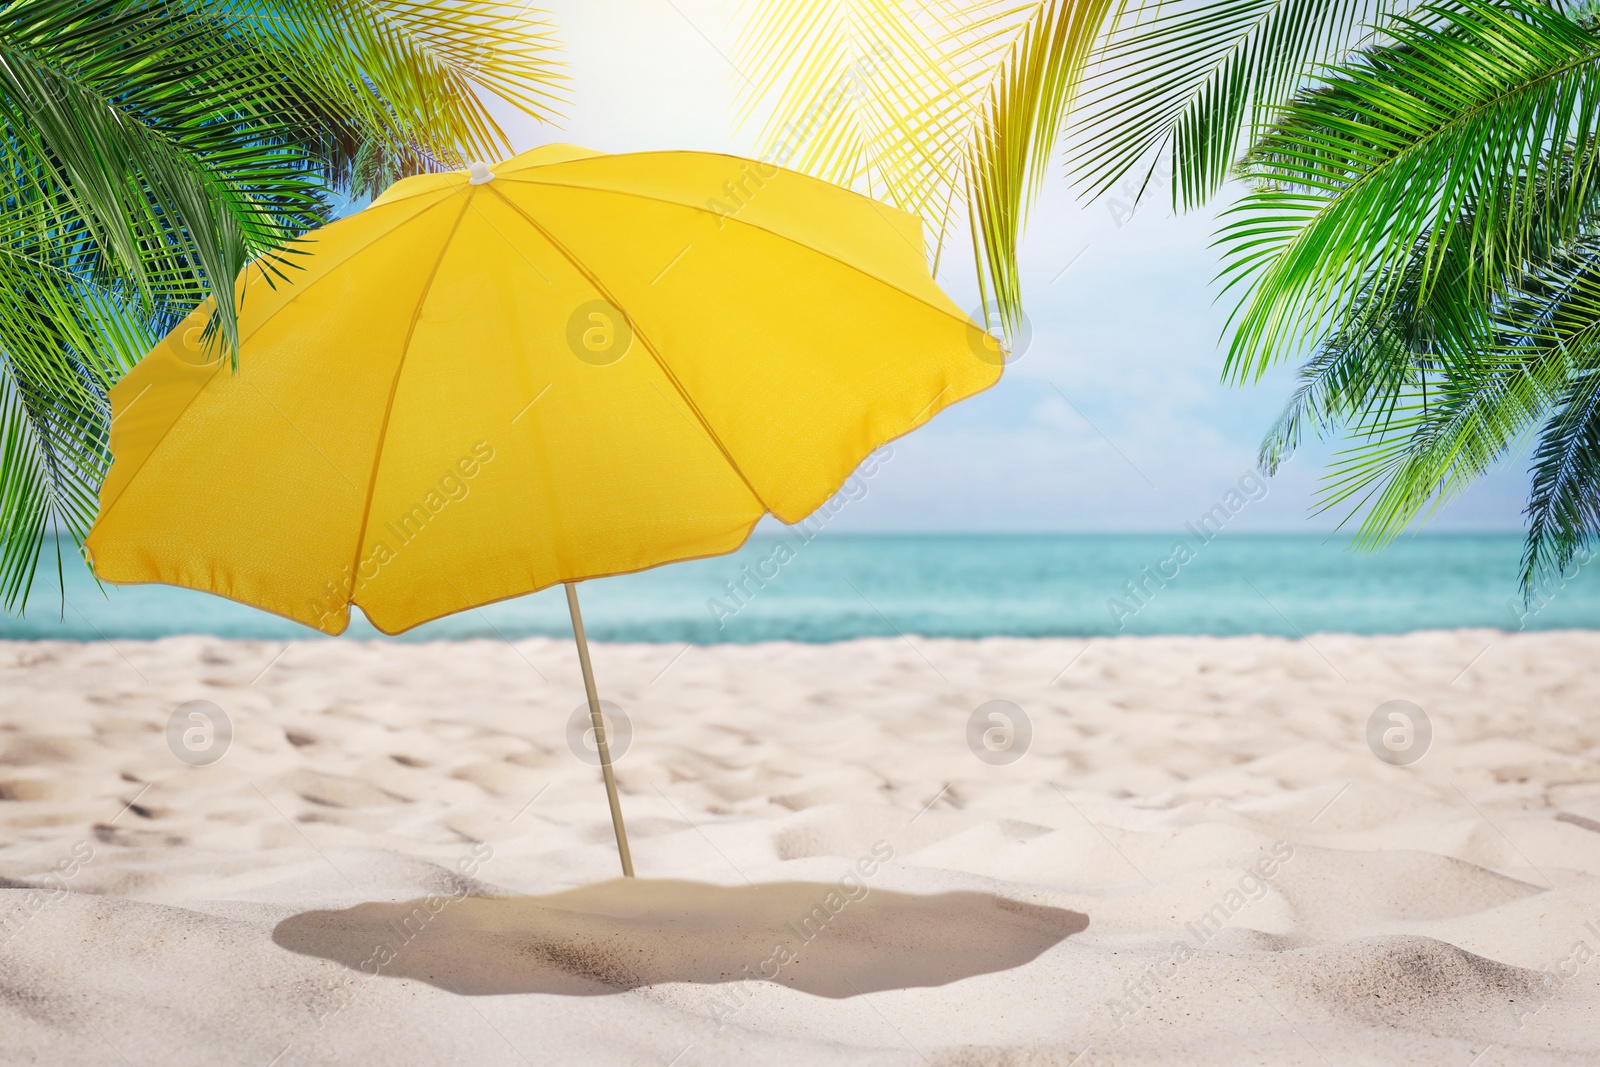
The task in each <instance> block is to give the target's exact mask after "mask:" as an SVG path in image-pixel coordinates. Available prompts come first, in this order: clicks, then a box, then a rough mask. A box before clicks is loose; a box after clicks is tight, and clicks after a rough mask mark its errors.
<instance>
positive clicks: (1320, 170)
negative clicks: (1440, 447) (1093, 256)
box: [1219, 0, 1600, 379]
mask: <svg viewBox="0 0 1600 1067" xmlns="http://www.w3.org/2000/svg"><path fill="white" fill-rule="evenodd" d="M1386 30H1387V32H1388V33H1389V34H1390V35H1391V36H1392V37H1393V38H1394V39H1395V42H1396V43H1395V44H1394V45H1391V46H1386V47H1383V48H1377V49H1372V50H1370V51H1368V52H1367V53H1364V54H1363V55H1361V56H1359V57H1357V58H1356V59H1354V60H1352V61H1351V62H1350V63H1347V64H1345V65H1343V66H1341V67H1339V68H1338V69H1337V70H1336V71H1334V72H1332V73H1330V75H1329V76H1328V77H1327V79H1326V80H1325V81H1324V82H1323V83H1322V84H1321V85H1319V86H1317V87H1316V88H1314V89H1313V90H1311V91H1308V92H1305V93H1302V94H1301V95H1300V96H1299V97H1297V98H1296V100H1295V101H1294V102H1293V103H1291V104H1290V105H1288V107H1287V108H1286V109H1285V110H1284V112H1283V115H1282V117H1281V119H1280V121H1279V123H1278V125H1277V127H1276V128H1275V129H1274V130H1273V131H1272V133H1270V134H1269V135H1268V136H1266V137H1264V138H1263V139H1262V140H1261V142H1260V143H1259V144H1258V145H1257V146H1256V148H1255V150H1254V151H1253V152H1252V154H1251V156H1250V158H1249V160H1248V163H1247V171H1248V173H1249V174H1250V175H1251V176H1252V177H1253V178H1254V179H1255V180H1256V182H1257V183H1258V185H1257V188H1256V189H1255V190H1254V191H1252V192H1251V193H1249V194H1247V195H1246V196H1245V197H1244V198H1243V199H1242V200H1241V201H1240V202H1239V203H1238V204H1237V205H1235V206H1234V207H1233V208H1231V209H1230V210H1229V212H1228V213H1227V219H1228V221H1227V222H1226V224H1225V225H1224V227H1223V230H1222V232H1221V234H1220V235H1219V243H1221V244H1222V245H1223V246H1224V247H1225V250H1226V266H1225V268H1224V271H1223V274H1222V277H1223V278H1224V279H1225V280H1226V281H1227V283H1228V285H1229V286H1234V285H1243V286H1248V289H1247V292H1246V295H1245V296H1244V298H1243V300H1242V301H1241V303H1240V306H1239V308H1238V310H1237V312H1236V313H1235V317H1234V319H1233V321H1232V329H1233V336H1232V338H1231V342H1230V347H1229V352H1228V358H1227V364H1226V373H1228V374H1229V375H1231V376H1233V377H1234V378H1236V379H1241V378H1249V377H1253V376H1259V375H1260V374H1261V373H1263V372H1264V371H1265V369H1266V368H1267V366H1269V365H1270V363H1271V362H1272V361H1273V360H1275V359H1280V358H1283V357H1284V356H1286V355H1287V354H1289V353H1291V352H1293V351H1295V350H1297V349H1298V348H1299V347H1300V346H1301V345H1303V344H1304V343H1306V342H1307V341H1308V340H1311V339H1314V338H1316V337H1317V336H1319V335H1321V334H1324V333H1326V332H1327V331H1329V330H1330V329H1331V328H1333V327H1334V325H1335V324H1336V321H1337V319H1338V317H1339V315H1340V314H1341V313H1342V309H1344V308H1346V307H1348V306H1349V305H1350V304H1351V303H1352V301H1354V300H1355V299H1356V297H1357V295H1358V294H1360V293H1362V292H1363V290H1370V293H1369V296H1368V297H1367V299H1368V300H1369V302H1371V303H1373V304H1374V305H1375V306H1377V307H1381V306H1383V305H1385V304H1387V303H1391V302H1393V301H1395V300H1397V299H1398V298H1399V296H1400V293H1401V285H1402V282H1403V280H1404V279H1405V278H1406V277H1407V276H1408V274H1407V270H1406V269H1405V268H1406V264H1407V263H1408V261H1410V260H1412V259H1413V258H1414V257H1417V256H1418V248H1419V242H1423V241H1424V238H1426V242H1425V245H1423V246H1421V247H1423V248H1424V250H1423V251H1422V253H1421V254H1420V258H1419V259H1417V262H1416V264H1415V266H1416V268H1417V270H1416V272H1415V280H1416V284H1417V285H1418V287H1419V291H1420V294H1421V297H1422V298H1423V299H1426V298H1427V297H1428V295H1429V292H1430V290H1431V289H1432V288H1433V287H1434V286H1435V285H1437V284H1439V282H1440V279H1441V277H1442V274H1443V272H1444V271H1446V270H1456V269H1458V268H1457V265H1458V264H1464V265H1465V273H1464V275H1462V276H1460V277H1458V278H1452V284H1455V285H1459V286H1461V287H1462V289H1461V291H1462V292H1463V293H1464V294H1466V295H1467V296H1468V297H1469V298H1471V299H1474V300H1476V301H1477V302H1479V303H1488V302H1489V301H1490V300H1492V299H1493V298H1494V295H1495V293H1496V292H1497V290H1498V288H1499V287H1500V286H1501V285H1502V284H1503V280H1504V279H1506V278H1509V277H1515V276H1517V275H1518V274H1519V273H1520V271H1521V270H1522V269H1523V268H1524V267H1525V265H1526V264H1527V263H1528V262H1529V261H1530V258H1531V256H1532V253H1533V252H1534V251H1535V249H1536V246H1539V245H1545V246H1551V245H1559V244H1560V243H1561V242H1562V241H1564V240H1566V239H1569V238H1572V237H1574V236H1576V235H1577V234H1578V232H1579V231H1580V229H1581V228H1582V227H1583V225H1584V224H1585V219H1586V215H1587V212H1588V211H1589V210H1590V207H1591V205H1592V204H1593V202H1594V199H1595V190H1596V181H1597V177H1600V167H1597V165H1596V164H1597V154H1596V145H1597V144H1600V140H1597V135H1600V37H1597V36H1596V35H1594V34H1592V33H1590V32H1589V31H1588V30H1587V29H1585V28H1584V27H1583V26H1581V25H1580V24H1579V23H1577V22H1576V21H1574V20H1573V19H1571V18H1569V17H1567V16H1566V15H1565V14H1563V13H1562V12H1560V11H1558V10H1555V9H1552V8H1549V7H1546V6H1544V5H1543V4H1540V3H1537V2H1534V0H1495V2H1489V0H1460V2H1459V3H1456V4H1451V5H1449V6H1448V7H1447V6H1432V7H1428V8H1425V9H1424V10H1423V12H1422V17H1419V18H1395V19H1392V20H1390V22H1389V23H1388V24H1387V26H1386ZM1563 168H1565V177H1564V180H1562V181H1552V180H1549V178H1548V176H1549V175H1550V174H1551V173H1552V172H1554V171H1557V170H1561V169H1563ZM1468 216H1470V218H1471V219H1472V225H1471V227H1470V228H1467V229H1465V230H1463V229H1461V228H1459V227H1458V226H1457V222H1458V221H1459V220H1460V219H1461V218H1463V217H1468ZM1458 244H1459V245H1460V247H1459V248H1455V247H1453V246H1456V245H1458Z"/></svg>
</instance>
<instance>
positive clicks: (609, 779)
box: [565, 582, 633, 878]
mask: <svg viewBox="0 0 1600 1067" xmlns="http://www.w3.org/2000/svg"><path fill="white" fill-rule="evenodd" d="M565 584H566V587H567V611H568V612H569V613H570V614H571V615H572V636H573V637H575V638H576V639H577V641H578V663H579V665H581V666H582V667H583V691H584V692H585V693H587V694H588V696H589V718H590V719H591V720H592V721H593V722H594V743H595V747H596V748H598V749H599V750H600V773H601V774H603V775H605V779H606V799H607V800H609V801H610V802H611V827H612V829H614V830H616V832H617V854H618V855H619V856H621V857H622V873H623V875H625V876H626V877H628V878H632V877H633V857H632V856H631V855H629V854H628V831H627V830H626V829H624V828H623V825H622V804H621V802H620V801H618V799H617V776H616V774H615V773H613V772H612V770H611V746H610V745H608V744H606V724H605V720H604V719H603V718H601V716H600V694H599V692H598V691H596V689H595V687H594V668H593V667H591V666H590V665H589V639H588V638H587V637H585V636H584V635H583V614H582V613H581V612H580V611H579V610H578V588H577V586H575V585H573V584H572V583H571V582H567V583H565Z"/></svg>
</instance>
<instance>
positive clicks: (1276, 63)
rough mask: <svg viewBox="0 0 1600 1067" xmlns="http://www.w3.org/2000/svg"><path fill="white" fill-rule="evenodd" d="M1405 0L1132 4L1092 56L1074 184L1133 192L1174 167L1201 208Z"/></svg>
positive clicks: (1075, 127) (1192, 203)
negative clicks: (1321, 68)
mask: <svg viewBox="0 0 1600 1067" xmlns="http://www.w3.org/2000/svg"><path fill="white" fill-rule="evenodd" d="M1395 6H1396V4H1395V0H1204V2H1200V3H1188V4H1185V3H1175V4H1169V5H1161V4H1157V5H1154V9H1155V14H1154V17H1149V18H1146V17H1144V16H1145V15H1146V14H1147V13H1148V11H1149V6H1148V5H1137V6H1134V7H1131V8H1130V9H1128V13H1130V14H1131V16H1132V17H1126V18H1123V19H1119V20H1118V22H1117V24H1116V25H1115V26H1114V27H1113V29H1112V30H1111V32H1110V33H1109V34H1108V36H1107V38H1106V40H1105V42H1104V43H1103V45H1102V46H1101V47H1100V48H1099V49H1097V50H1096V53H1095V55H1094V57H1093V66H1092V73H1091V74H1090V75H1089V76H1088V78H1087V79H1086V80H1085V83H1084V87H1083V99H1082V101H1081V102H1080V103H1079V105H1078V106H1077V107H1076V109H1075V111H1076V117H1075V118H1074V121H1073V123H1072V127H1071V129H1070V130H1069V133H1068V136H1069V138H1070V139H1071V141H1072V144H1073V151H1072V155H1071V156H1070V159H1069V166H1070V168H1071V176H1072V179H1073V182H1074V184H1076V185H1077V187H1078V188H1079V190H1080V191H1081V192H1083V193H1084V195H1086V196H1089V197H1097V196H1100V195H1102V194H1104V193H1106V192H1108V191H1110V190H1111V189H1112V188H1113V187H1114V186H1116V185H1117V184H1118V183H1119V182H1123V181H1125V180H1126V181H1127V182H1128V183H1129V184H1131V185H1132V186H1133V187H1134V188H1133V196H1134V199H1135V200H1137V198H1138V197H1139V196H1140V195H1142V194H1143V193H1144V192H1145V191H1146V190H1147V189H1148V187H1149V184H1150V180H1151V176H1152V174H1153V172H1154V169H1155V168H1156V167H1157V166H1158V165H1159V164H1160V163H1161V162H1162V160H1163V159H1164V158H1165V159H1166V160H1167V161H1168V162H1170V164H1171V171H1172V188H1171V196H1172V204H1173V206H1174V207H1175V208H1177V209H1180V210H1188V209H1191V208H1194V207H1197V206H1199V205H1200V204H1202V203H1204V202H1205V201H1207V200H1209V199H1210V198H1211V197H1212V196H1214V195H1216V193H1217V191H1218V190H1219V189H1220V188H1221V187H1222V183H1223V181H1224V180H1225V179H1226V178H1227V177H1228V175H1229V173H1230V171H1231V168H1232V167H1233V165H1234V162H1235V161H1236V160H1237V159H1238V157H1239V155H1240V153H1241V152H1242V151H1243V150H1244V149H1245V147H1246V146H1248V145H1249V144H1250V143H1252V142H1253V141H1254V140H1255V138H1256V137H1257V136H1258V135H1259V134H1261V133H1262V132H1264V131H1265V130H1266V129H1267V127H1268V126H1269V125H1270V123H1271V121H1272V119H1273V118H1274V117H1275V116H1276V114H1277V111H1278V109H1279V108H1281V107H1282V106H1283V105H1284V104H1286V103H1288V102H1289V100H1290V99H1291V97H1292V96H1293V95H1294V94H1295V92H1296V91H1298V90H1299V89H1301V88H1302V87H1303V86H1304V84H1305V82H1306V80H1307V77H1308V72H1309V71H1311V70H1313V69H1314V68H1315V67H1316V66H1318V65H1320V64H1323V63H1330V62H1334V61H1336V60H1338V59H1340V58H1342V57H1343V56H1344V54H1345V53H1346V52H1348V51H1349V50H1350V49H1351V48H1352V47H1354V46H1355V45H1356V44H1357V43H1358V42H1359V41H1360V40H1361V39H1362V38H1363V37H1364V36H1366V35H1367V34H1369V33H1370V32H1371V30H1370V27H1371V24H1372V23H1373V22H1374V21H1376V20H1378V19H1380V18H1381V17H1382V16H1383V15H1384V14H1385V13H1386V12H1387V11H1389V10H1390V9H1392V8H1393V7H1395Z"/></svg>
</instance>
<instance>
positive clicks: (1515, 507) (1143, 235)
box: [495, 0, 1527, 532]
mask: <svg viewBox="0 0 1600 1067" xmlns="http://www.w3.org/2000/svg"><path fill="white" fill-rule="evenodd" d="M545 7H546V8H547V9H549V10H550V11H551V12H552V14H553V15H554V17H555V20H556V22H557V24H558V26H559V32H560V36H561V39H562V41H563V44H564V60H565V62H566V63H567V74H568V76H569V77H570V79H571V82H570V94H569V99H568V101H567V103H566V105H565V107H564V111H565V117H564V119H563V120H562V122H561V124H560V125H559V127H552V126H549V125H544V124H540V123H538V122H535V121H533V120H531V119H529V118H527V117H526V116H523V115H521V114H519V113H517V112H516V111H515V110H514V109H510V108H507V107H503V106H497V107H496V108H495V111H496V113H497V115H498V116H499V117H500V118H501V120H502V124H503V125H504V126H505V128H506V130H507V132H508V134H509V135H510V136H511V138H512V141H513V143H514V145H515V146H516V148H517V149H518V150H521V149H525V148H531V147H533V146H536V145H539V144H544V143H547V142H551V141H568V142H572V143H576V144H581V145H585V146H587V147H590V148H595V149H599V150H602V151H618V152H621V151H635V150H645V149H661V148H685V149H701V150H713V151H727V152H736V153H741V154H747V155H748V154H752V152H753V150H754V148H755V145H754V140H755V133H756V131H755V130H754V129H739V128H736V127H735V124H734V105H735V103H736V88H737V86H738V83H739V79H740V78H741V75H740V73H739V72H738V71H737V70H736V69H735V67H734V65H733V62H732V60H731V58H730V57H731V56H733V54H734V48H733V41H734V32H733V29H734V27H733V21H732V18H733V14H734V11H735V8H734V4H733V0H561V2H556V3H546V4H545ZM1130 199H1131V198H1130ZM1214 229H1215V217H1214V213H1213V212H1198V213H1192V214H1188V215H1182V216H1176V217H1174V216H1173V215H1172V213H1171V212H1170V210H1169V209H1168V207H1167V201H1166V200H1165V198H1163V197H1160V196H1158V197H1156V198H1153V199H1147V200H1146V201H1145V202H1144V203H1143V204H1142V205H1141V206H1139V208H1138V209H1137V210H1136V211H1134V212H1133V213H1132V214H1131V216H1130V215H1129V209H1128V204H1127V203H1126V201H1124V200H1122V199H1120V198H1118V197H1116V196H1113V197H1111V198H1108V199H1103V200H1100V201H1097V202H1094V203H1087V204H1086V203H1084V202H1082V201H1080V200H1079V199H1078V198H1077V197H1076V195H1075V194H1074V193H1073V192H1072V190H1071V189H1070V188H1069V185H1068V181H1067V179H1066V178H1065V167H1064V164H1063V163H1062V162H1061V161H1059V160H1058V161H1057V163H1056V164H1055V174H1054V176H1052V177H1051V179H1049V180H1048V181H1047V182H1046V183H1045V188H1044V191H1043V194H1042V196H1041V199H1040V200H1039V201H1038V202H1037V203H1036V204H1035V206H1034V208H1033V211H1032V214H1031V217H1030V223H1029V226H1028V229H1027V232H1026V237H1025V239H1024V243H1023V246H1022V250H1021V265H1022V279H1023V291H1024V300H1025V306H1026V310H1027V314H1028V318H1029V322H1030V325H1031V330H1032V340H1031V343H1030V344H1029V345H1028V347H1027V349H1026V350H1025V351H1024V352H1023V353H1022V354H1021V356H1020V358H1018V359H1017V360H1016V361H1015V362H1014V363H1013V364H1012V365H1011V366H1010V367H1008V368H1007V370H1006V373H1005V376H1004V378H1003V380H1002V381H1001V383H1000V384H999V385H998V386H996V387H995V388H993V389H991V390H989V391H988V392H986V393H983V394H981V395H979V396H977V397H975V398H973V399H970V400H967V401H965V402H963V403H961V404H958V405H956V406H955V407H953V408H950V409H948V410H947V411H945V412H943V413H941V414H940V415H939V416H938V417H937V418H935V419H934V420H933V421H932V422H930V423H929V424H928V425H927V426H925V427H923V428H922V429H920V430H918V431H917V432H916V433H914V434H912V435H910V436H909V437H906V438H903V439H902V440H901V441H898V442H896V443H895V444H894V446H893V447H894V452H893V457H892V459H891V460H890V461H889V462H887V463H885V464H884V465H883V466H882V467H881V468H880V469H879V470H878V471H877V472H876V473H875V474H874V475H873V477H872V478H871V480H870V482H869V483H868V491H867V493H866V495H865V496H864V497H863V498H862V499H860V500H859V501H856V502H853V503H852V505H851V506H850V507H849V508H847V509H846V510H845V511H843V512H841V513H840V515H839V516H838V519H837V520H836V523H835V526H836V528H837V529H838V530H841V531H844V530H856V531H869V530H870V531H888V530H893V531H956V530H961V531H1074V532H1122V531H1128V532H1134V531H1138V532H1164V531H1167V530H1173V529H1178V528H1181V527H1182V525H1183V523H1184V522H1186V521H1189V520H1190V519H1192V518H1194V517H1195V516H1197V515H1199V514H1201V513H1202V512H1204V511H1206V510H1207V509H1208V508H1210V507H1211V506H1212V505H1213V504H1215V503H1217V502H1219V501H1221V500H1222V499H1223V497H1224V495H1225V494H1226V493H1227V492H1228V490H1229V489H1230V488H1231V487H1233V486H1236V485H1237V484H1238V482H1239V480H1240V478H1241V477H1243V476H1246V475H1248V473H1249V472H1250V471H1251V470H1252V469H1253V467H1254V462H1255V450H1256V445H1257V444H1258V442H1259V441H1260V438H1261V435H1262V434H1263V432H1264V431H1265V430H1266V428H1267V427H1268V426H1269V425H1271V423H1272V421H1273V419H1274V418H1275V417H1276V415H1277V414H1278V412H1279V411H1280V410H1281V408H1282V406H1283V403H1284V401H1285V399H1286V398H1287V396H1288V395H1289V392H1290V390H1291V388H1292V386H1293V372H1292V370H1293V369H1292V366H1283V367H1280V368H1278V369H1277V370H1275V371H1274V372H1272V373H1270V374H1269V375H1268V376H1267V377H1266V378H1264V379H1263V380H1262V381H1261V382H1260V383H1259V384H1256V385H1251V386H1243V387H1240V386H1233V385H1225V384H1223V383H1222V382H1221V381H1220V371H1221V366H1222V352H1221V349H1220V347H1219V344H1220V341H1221V338H1222V331H1223V327H1224V323H1225V321H1226V317H1227V313H1228V311H1229V310H1230V308H1231V303H1229V302H1228V301H1229V299H1230V298H1223V299H1220V300H1219V298H1218V297H1219V294H1218V291H1217V289H1216V287H1215V286H1213V285H1212V284H1211V279H1212V278H1213V276H1214V275H1215V273H1216V270H1217V265H1218V259H1217V256H1216V253H1215V252H1213V251H1212V250H1211V249H1210V248H1209V245H1210V242H1211V239H1212V233H1213V231H1214ZM939 280H940V283H941V284H942V285H943V286H944V287H945V289H946V291H947V292H949V293H950V294H951V296H952V297H954V298H955V299H956V300H957V301H958V302H959V303H961V304H962V305H963V306H967V307H975V306H976V305H977V303H978V301H977V295H976V294H977V289H976V286H975V284H974V283H973V280H972V271H971V266H970V263H969V261H968V260H967V259H966V258H965V254H964V253H957V254H955V255H951V256H948V257H947V258H946V260H945V261H944V262H943V264H942V265H941V270H940V275H939ZM1334 447H1336V446H1330V445H1320V446H1315V447H1310V448H1306V449H1303V450H1302V451H1301V452H1300V453H1299V454H1297V455H1296V456H1295V457H1294V459H1293V460H1292V461H1291V462H1290V463H1289V464H1288V465H1286V466H1285V467H1284V468H1283V469H1282V470H1280V472H1279V474H1278V475H1277V476H1276V477H1275V478H1273V479H1272V480H1271V481H1270V482H1269V483H1268V484H1269V491H1268V493H1267V495H1266V497H1265V498H1264V499H1261V500H1259V501H1254V502H1252V503H1251V504H1250V505H1249V507H1247V508H1245V509H1244V511H1243V512H1241V513H1240V515H1239V516H1237V517H1236V519H1235V524H1236V525H1235V528H1236V529H1237V530H1239V531H1240V532H1251V531H1254V532H1285V531H1304V532H1311V531H1331V530H1333V528H1334V527H1335V526H1336V524H1337V519H1338V518H1340V517H1342V515H1335V514H1325V515H1321V516H1317V515H1314V514H1312V511H1313V504H1314V502H1315V497H1316V489H1317V483H1318V479H1319V477H1320V475H1321V474H1322V473H1323V471H1324V469H1325V464H1326V461H1327V460H1328V459H1329V457H1330V456H1331V454H1332V452H1333V449H1334ZM1526 466H1527V465H1526V461H1525V457H1524V456H1520V455H1519V456H1515V457H1513V458H1511V459H1510V460H1508V461H1506V462H1505V463H1503V464H1502V465H1501V467H1500V468H1499V469H1497V470H1496V471H1495V472H1493V473H1492V474H1491V475H1489V476H1488V477H1486V478H1485V479H1483V480H1481V481H1480V482H1479V483H1478V484H1476V485H1475V486H1474V487H1473V488H1471V489H1470V490H1468V491H1467V492H1466V493H1465V494H1463V495H1462V496H1461V497H1460V498H1458V499H1457V500H1456V501H1454V502H1453V503H1452V504H1450V505H1449V506H1448V507H1447V508H1445V509H1444V510H1443V511H1441V512H1440V513H1439V514H1438V515H1437V516H1435V518H1434V519H1433V521H1432V522H1431V523H1430V524H1429V527H1428V528H1429V529H1432V530H1457V531H1459V530H1518V529H1520V528H1521V526H1522V520H1521V514H1520V513H1521V510H1522V507H1523V505H1524V503H1525V498H1526V489H1527V478H1526Z"/></svg>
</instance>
